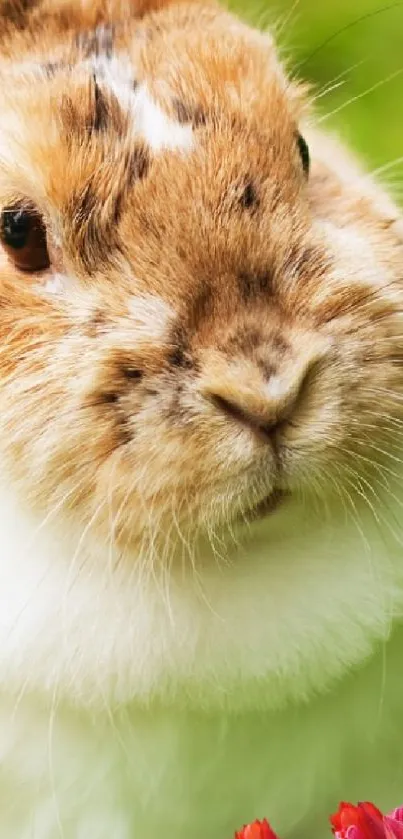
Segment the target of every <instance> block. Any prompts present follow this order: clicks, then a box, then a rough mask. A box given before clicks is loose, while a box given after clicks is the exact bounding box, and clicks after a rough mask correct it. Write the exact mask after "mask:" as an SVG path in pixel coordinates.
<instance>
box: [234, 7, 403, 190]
mask: <svg viewBox="0 0 403 839" xmlns="http://www.w3.org/2000/svg"><path fill="white" fill-rule="evenodd" d="M229 5H230V7H231V8H232V9H234V10H236V11H237V12H239V13H240V14H241V15H242V16H243V17H244V18H246V19H248V20H250V21H251V22H252V23H254V24H257V25H259V26H261V27H262V28H270V27H271V26H273V25H274V27H276V26H277V27H278V29H279V41H280V46H281V48H282V50H283V53H284V55H285V56H286V58H287V61H289V63H290V66H291V68H293V69H295V70H296V71H297V74H298V75H299V76H300V77H304V78H306V79H307V80H309V81H312V82H314V84H315V86H316V89H317V92H318V93H320V92H321V91H323V90H324V89H325V88H327V87H329V86H330V87H331V86H332V83H333V82H334V80H337V79H338V80H339V81H340V82H342V84H340V86H339V87H337V88H336V89H334V90H333V91H331V92H329V93H327V94H326V95H322V96H320V98H319V99H318V100H317V103H316V107H317V108H318V109H319V110H320V111H321V113H322V114H323V115H325V114H328V115H329V116H328V118H327V119H326V120H325V123H324V124H325V125H327V126H329V127H331V128H336V129H337V130H338V131H339V132H341V133H342V135H343V136H344V137H346V138H347V140H348V141H349V142H351V143H352V144H353V145H354V146H355V147H356V148H357V149H358V150H359V151H360V152H361V153H362V154H363V155H364V157H365V159H366V161H367V163H368V166H369V167H372V168H376V167H378V166H382V165H384V164H387V163H389V162H390V161H392V160H394V159H395V158H397V157H399V156H403V2H402V3H394V4H392V3H391V2H389V3H387V1H386V2H385V3H382V0H297V2H294V0H229ZM360 18H361V19H360ZM359 19H360V20H359ZM355 21H357V22H356V23H354V22H355ZM326 42H327V43H326ZM394 74H396V75H394ZM336 83H337V82H336ZM369 88H374V89H373V90H371V91H370V90H369ZM366 91H368V92H366ZM364 94H365V95H364ZM355 97H359V98H358V99H356V101H352V102H350V104H346V103H347V102H348V100H350V99H354V98H355ZM333 111H337V113H334V114H333V115H331V112H333ZM385 180H386V181H387V182H388V183H390V185H391V186H393V188H394V192H395V196H396V197H399V192H400V197H402V198H403V161H402V162H401V163H400V164H399V165H397V166H394V167H391V168H390V169H388V173H387V175H385ZM399 181H400V182H401V188H400V189H399Z"/></svg>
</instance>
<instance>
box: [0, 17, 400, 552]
mask: <svg viewBox="0 0 403 839" xmlns="http://www.w3.org/2000/svg"><path fill="white" fill-rule="evenodd" d="M0 12H1V14H2V15H3V32H4V36H3V59H2V61H1V64H0V72H1V75H2V83H1V93H0V104H1V112H2V120H3V123H4V125H5V126H7V125H9V126H10V129H9V135H8V134H7V128H4V129H3V134H4V135H5V138H6V139H5V140H4V141H2V142H7V143H8V144H9V148H10V152H9V155H10V156H11V157H12V163H10V164H9V165H6V164H5V163H4V162H3V163H2V164H1V166H0V202H1V203H2V205H3V206H8V205H9V204H10V203H12V202H13V201H14V200H17V199H18V200H19V199H23V198H24V199H25V198H28V199H29V200H30V201H32V202H33V203H34V204H35V206H36V207H37V208H38V210H39V211H40V212H41V213H42V214H43V217H44V219H45V221H46V224H47V227H48V231H49V233H48V235H49V240H50V241H51V240H52V236H55V240H59V239H60V241H61V246H60V247H61V265H62V268H63V270H64V271H65V272H66V273H68V274H70V275H71V276H73V277H75V280H74V281H73V282H72V288H71V293H69V294H67V295H66V296H64V297H62V298H58V297H46V296H44V295H42V294H41V292H40V291H38V289H37V287H36V285H37V283H38V278H30V277H28V276H27V275H23V274H21V273H18V272H17V271H15V270H14V268H13V265H12V263H11V262H10V261H9V260H7V259H6V257H5V255H3V258H2V264H1V273H0V283H1V309H0V341H1V351H0V377H1V378H0V418H1V419H0V424H1V436H2V439H3V441H5V443H6V445H4V443H3V446H4V457H5V458H6V461H7V462H8V465H9V469H10V472H11V474H12V475H13V476H14V477H15V479H17V480H18V481H19V482H20V484H21V486H22V487H23V493H24V495H25V496H27V494H28V496H29V497H30V501H31V503H34V504H36V505H39V506H41V507H44V508H45V509H46V508H47V507H48V506H49V505H52V504H54V503H55V502H57V501H58V500H59V499H61V498H62V497H63V496H64V497H65V499H66V500H65V504H64V506H65V507H67V508H71V509H74V510H75V511H76V514H78V515H79V516H80V518H81V519H83V520H84V521H90V520H91V517H92V516H93V515H94V513H95V511H96V510H97V508H98V507H99V505H100V502H102V499H103V498H105V495H106V493H107V492H108V487H109V485H110V481H111V475H112V476H113V486H114V489H113V499H112V500H113V505H114V509H115V514H116V520H117V523H116V533H117V538H118V539H120V540H121V541H122V544H127V543H128V541H129V542H130V541H132V540H135V539H137V538H140V537H142V536H143V534H144V531H145V530H146V529H147V528H149V527H150V524H151V526H152V529H154V530H155V529H157V530H162V525H163V523H164V522H165V521H166V520H168V521H170V518H171V515H172V508H173V507H175V509H176V515H177V517H179V518H180V517H184V518H185V519H186V521H188V520H189V517H190V519H191V520H192V521H193V523H197V522H198V521H199V520H202V519H204V517H205V513H206V509H207V508H208V509H212V507H208V505H212V504H214V500H215V495H216V492H217V493H220V498H221V495H222V488H223V486H224V487H225V488H227V489H228V493H229V497H230V498H231V499H232V500H233V507H234V515H235V513H236V512H237V511H239V509H244V510H246V509H247V508H248V506H249V505H250V503H251V502H250V499H251V498H254V500H255V501H256V493H257V491H258V490H257V486H259V487H260V486H262V485H263V484H264V491H263V490H262V489H259V492H260V493H261V494H264V492H266V494H270V493H271V492H272V491H275V490H276V488H277V487H278V486H284V485H286V486H287V488H289V489H291V490H292V491H295V490H296V488H298V487H299V486H300V484H301V482H302V483H303V481H304V480H305V476H306V475H307V474H308V473H309V474H310V475H312V474H315V475H318V476H320V477H322V478H323V477H324V476H325V475H327V474H328V472H329V470H330V472H331V471H332V470H333V471H334V474H335V475H339V473H340V470H342V469H343V464H344V463H345V461H346V459H347V460H348V458H349V457H350V456H351V453H354V456H355V457H356V458H361V460H359V464H360V469H361V470H362V473H363V474H366V473H367V471H368V468H369V467H367V462H368V463H369V462H372V463H373V464H375V466H376V460H377V458H378V457H381V456H382V455H381V454H379V452H378V453H377V449H378V450H381V449H382V448H383V441H384V439H385V436H387V437H388V439H389V440H390V442H389V446H392V447H393V442H391V441H392V438H393V423H394V422H395V421H396V420H397V419H399V420H400V419H401V415H402V402H401V399H400V398H398V397H397V396H396V394H399V395H401V392H402V387H403V374H402V360H403V346H402V341H401V337H400V336H401V311H402V302H403V279H402V269H401V265H402V256H403V247H402V230H401V222H400V221H399V219H398V213H397V210H396V208H395V207H394V206H393V205H392V203H391V202H389V200H388V199H387V198H385V197H384V195H383V193H382V192H381V191H380V190H378V188H377V187H375V186H374V185H373V184H372V183H371V182H370V181H369V180H368V179H366V178H365V177H364V176H363V175H361V173H360V172H359V170H358V169H357V167H356V164H355V163H352V162H350V160H349V159H348V158H347V157H346V155H345V154H344V152H343V151H342V150H341V149H340V148H339V146H338V144H334V143H333V141H332V140H328V139H327V138H326V137H323V136H322V135H320V134H318V133H317V132H316V131H315V130H314V129H312V128H311V129H309V130H308V128H307V127H306V126H305V131H306V135H307V138H308V140H309V143H310V146H311V156H312V167H311V173H310V176H309V178H308V179H307V178H306V175H305V174H304V171H303V167H302V162H301V158H300V154H299V151H298V144H297V134H298V131H299V130H304V128H303V126H302V127H301V121H303V120H304V119H305V117H304V108H305V105H304V102H303V99H302V98H301V96H300V95H299V93H298V91H297V90H296V89H295V87H294V85H291V84H290V83H289V82H288V81H287V79H286V76H285V74H284V71H283V69H282V67H281V66H280V64H279V62H278V59H277V55H276V52H275V49H274V46H273V43H272V41H271V39H270V38H269V37H268V36H266V35H261V34H259V33H256V32H254V31H253V30H250V29H249V28H247V27H246V26H244V25H243V24H241V23H239V22H237V21H235V19H234V18H232V17H230V16H229V15H228V14H227V13H226V12H224V11H221V10H220V9H219V8H218V7H217V6H216V5H215V3H211V4H208V3H205V2H204V3H193V4H192V3H186V2H182V3H178V2H176V3H174V4H169V3H166V2H163V0H160V2H158V0H156V2H155V3H149V2H141V1H140V0H138V2H134V3H130V4H129V3H127V2H126V0H116V2H113V0H112V2H106V0H105V2H92V0H91V2H89V0H87V2H85V0H81V2H78V0H42V2H39V3H36V4H35V3H30V4H23V3H20V4H17V3H13V4H11V3H10V2H7V3H2V4H1V6H0ZM39 29H40V31H41V38H40V43H39V41H38V35H37V33H38V31H39ZM116 51H124V52H125V54H126V55H127V56H128V57H129V59H130V62H131V64H132V67H133V85H134V86H135V85H137V84H141V83H142V82H143V81H147V83H148V86H149V89H150V91H151V92H152V94H153V96H154V98H155V99H156V101H158V103H159V104H160V106H161V107H162V108H163V109H164V110H165V111H166V113H167V115H169V116H170V117H172V118H173V119H177V120H178V121H179V122H181V123H182V124H186V123H189V124H191V125H193V129H194V139H195V143H194V149H193V151H191V153H189V154H188V155H182V154H180V153H177V152H164V153H163V154H158V155H153V154H151V153H150V151H149V150H148V149H147V147H146V146H144V145H143V144H142V143H139V142H136V143H134V142H133V138H132V136H131V135H130V132H129V131H128V128H127V118H126V115H125V114H124V113H123V112H122V109H121V106H120V104H119V102H118V101H117V100H116V99H115V98H114V96H113V95H112V94H111V93H110V92H109V91H108V90H106V89H103V88H102V86H98V83H97V80H94V79H93V78H92V77H91V76H90V75H89V74H88V73H86V72H85V71H83V72H82V74H80V73H74V74H73V73H72V69H71V68H72V67H75V66H76V65H77V64H78V63H79V62H80V61H81V60H82V59H83V58H86V57H88V56H89V55H91V54H93V53H96V54H98V55H99V54H105V55H106V56H110V55H111V54H112V55H113V54H114V53H115V52H116ZM24 57H25V58H26V59H27V60H28V59H29V61H30V62H32V61H34V62H38V64H40V65H41V68H42V69H41V71H40V73H39V76H38V79H37V82H36V83H35V85H33V82H32V78H31V77H30V76H29V74H28V75H26V76H25V77H23V78H21V79H19V80H18V85H17V83H16V84H15V85H14V86H13V84H12V83H11V82H9V81H7V79H8V76H7V73H8V72H9V68H10V62H21V61H22V60H23V59H24ZM346 232H347V233H351V234H356V235H357V236H361V237H362V244H361V246H357V247H356V248H353V250H354V256H355V258H356V262H355V264H354V265H352V261H351V257H350V255H349V254H348V253H347V252H344V245H343V244H341V245H340V242H342V241H344V240H343V239H342V237H343V235H345V234H346ZM336 234H337V236H336ZM337 237H339V238H337ZM360 247H361V248H362V260H361V263H360ZM357 248H358V249H357ZM368 253H370V254H371V257H370V258H369V257H368ZM59 256H60V255H59ZM374 265H376V266H377V270H376V272H375V276H374V277H371V278H369V277H368V274H369V269H370V267H371V266H374ZM59 270H60V269H59ZM134 295H147V296H151V297H152V298H154V299H155V298H156V297H158V298H162V300H163V301H165V304H166V307H167V310H168V309H170V310H171V312H172V315H171V316H170V318H168V322H167V326H166V330H165V332H164V334H161V336H160V338H159V339H158V340H156V339H154V338H152V337H151V338H147V335H144V334H143V332H142V333H141V339H139V338H138V334H137V332H136V318H135V314H133V310H131V309H130V306H129V302H130V301H131V300H132V298H133V296H134ZM275 376H276V377H280V379H281V381H282V387H283V389H282V392H281V395H280V396H279V395H275V394H274V395H271V396H270V395H268V391H267V385H268V383H270V381H272V380H273V377H275ZM379 399H382V412H381V411H379V410H378V409H377V402H378V400H379ZM359 418H361V419H362V422H359V421H358V419H359ZM231 441H232V443H231ZM242 441H244V450H243V451H241V448H242V446H240V444H241V443H242ZM374 441H375V443H374ZM377 441H378V445H376V443H377ZM268 451H273V452H274V454H273V456H272V457H271V459H270V458H269V456H268ZM370 468H372V467H370ZM262 470H264V480H263V479H262ZM245 475H246V477H245ZM241 476H242V482H241V481H240V477H241ZM237 486H239V487H240V488H239V490H238V489H237ZM234 499H235V500H234ZM231 503H232V502H231ZM220 504H221V502H220ZM220 504H218V505H217V507H216V508H215V509H214V514H213V512H211V517H212V518H214V517H216V518H217V517H218V518H223V516H224V509H223V508H222V507H221V506H220ZM144 506H145V507H146V508H147V509H148V513H147V515H145V514H144V512H142V510H144ZM185 511H186V514H185ZM228 513H229V515H230V516H231V505H229V508H228V509H227V510H226V511H225V515H227V514H228ZM108 515H109V513H108ZM104 516H105V517H106V516H107V514H106V513H105V514H104V512H103V511H101V512H100V513H99V515H98V519H99V521H100V523H101V524H102V521H103V518H104ZM106 525H107V523H106V522H105V526H106Z"/></svg>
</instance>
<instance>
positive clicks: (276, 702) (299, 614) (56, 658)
mask: <svg viewBox="0 0 403 839" xmlns="http://www.w3.org/2000/svg"><path fill="white" fill-rule="evenodd" d="M397 492H398V491H397V489H396V491H393V493H392V492H390V494H389V493H388V494H385V497H382V496H381V495H380V494H379V496H378V497H377V499H376V501H375V500H374V499H368V500H365V499H362V500H361V504H359V503H355V502H354V505H353V506H349V501H348V496H347V494H346V498H345V499H340V500H339V501H336V500H335V499H334V500H333V501H330V502H329V503H328V504H327V506H325V505H323V504H319V503H317V504H316V506H315V505H314V504H313V503H312V500H311V501H310V500H307V502H306V503H305V504H304V503H302V502H301V501H299V500H298V499H297V498H296V497H292V498H287V499H286V500H285V501H284V503H282V504H281V505H280V506H279V507H278V509H277V510H276V511H273V512H272V514H271V515H269V516H268V517H266V518H259V519H257V520H256V521H255V522H253V523H249V524H246V525H245V527H244V528H242V529H241V530H240V531H239V532H238V531H237V532H236V533H234V534H233V536H232V538H231V539H229V540H227V542H226V544H225V545H223V543H222V541H221V540H220V537H219V534H214V533H211V534H210V538H209V540H203V543H200V544H198V545H191V544H183V545H182V550H181V552H180V553H179V557H180V559H181V561H179V562H172V563H171V564H167V563H164V562H161V559H163V557H161V556H159V555H157V552H156V551H154V552H153V550H152V546H148V548H147V551H144V552H143V553H141V552H140V553H139V554H137V555H127V556H122V555H120V556H116V555H114V551H113V547H112V544H111V541H109V544H108V543H105V542H104V543H100V542H97V541H96V540H95V539H93V537H92V535H91V533H90V531H89V530H88V529H86V528H81V529H80V528H77V527H76V526H73V525H71V524H70V525H66V524H64V525H62V524H61V523H60V522H59V523H58V522H57V521H56V522H55V521H54V518H55V517H56V518H57V513H55V512H53V514H52V513H51V512H50V513H49V516H48V518H47V519H46V518H45V519H44V520H43V521H39V520H36V519H34V518H33V517H31V516H30V514H29V513H28V512H23V511H22V508H21V505H20V504H19V503H18V502H17V500H16V498H15V496H14V495H13V493H12V492H11V491H10V488H9V486H7V485H6V483H5V482H4V481H3V484H2V489H1V492H0V509H1V516H2V534H3V536H2V538H3V544H2V550H1V557H0V614H1V621H0V648H1V650H2V656H1V663H0V684H1V685H2V689H3V690H5V691H7V693H9V692H10V691H11V692H15V693H19V691H20V690H21V689H22V687H24V690H27V691H29V690H35V691H42V692H43V691H44V690H45V691H46V692H49V691H54V690H57V692H58V694H59V695H60V696H61V697H63V696H64V698H65V699H68V700H72V701H75V702H79V703H80V704H82V705H88V706H100V707H104V704H105V701H106V700H107V701H108V702H109V703H111V704H112V705H113V704H115V703H122V702H129V701H137V702H141V703H142V702H145V703H148V702H149V701H150V700H152V699H154V698H156V699H158V701H162V702H172V701H175V702H177V703H185V704H186V705H188V706H189V705H194V706H202V707H205V708H218V707H223V706H224V707H232V708H238V709H239V708H243V709H246V708H249V709H250V708H256V707H266V708H277V707H279V706H282V705H283V704H285V703H286V702H288V701H289V700H293V699H296V700H300V699H301V698H304V699H305V698H306V697H308V696H309V695H310V694H311V693H315V692H318V691H323V690H325V689H326V688H327V687H328V686H329V684H331V683H332V681H333V680H335V679H336V678H338V677H340V676H341V675H342V674H343V672H344V671H346V670H347V669H348V668H351V667H352V666H353V665H356V664H357V663H359V662H361V661H363V660H364V659H366V658H367V657H368V656H369V655H370V654H371V652H372V651H373V649H374V647H375V646H376V644H377V643H378V642H380V641H383V640H384V639H385V638H386V637H387V636H388V634H389V632H390V628H391V621H392V619H393V618H395V617H396V619H397V618H399V616H400V615H401V614H402V610H403V568H402V562H401V539H402V536H403V523H402V519H401V502H402V500H403V499H402V497H401V493H400V497H399V495H398V494H397ZM364 534H365V535H364ZM192 559H193V561H192ZM196 560H197V561H196Z"/></svg>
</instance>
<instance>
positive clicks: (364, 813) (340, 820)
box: [330, 801, 403, 839]
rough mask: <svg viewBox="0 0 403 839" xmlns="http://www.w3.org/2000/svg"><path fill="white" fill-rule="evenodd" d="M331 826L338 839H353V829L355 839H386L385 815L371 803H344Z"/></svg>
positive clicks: (332, 818) (333, 818) (331, 819)
mask: <svg viewBox="0 0 403 839" xmlns="http://www.w3.org/2000/svg"><path fill="white" fill-rule="evenodd" d="M330 824H331V825H332V830H333V833H334V834H335V835H336V836H337V837H338V839H352V836H351V833H352V832H353V831H352V830H351V828H353V827H354V828H355V829H354V839H386V837H385V830H384V824H383V815H382V813H381V811H380V810H378V808H377V807H375V805H374V804H372V803H371V802H370V801H364V802H362V803H361V804H357V805H355V804H350V802H348V801H342V803H341V804H340V805H339V809H338V811H337V813H334V815H333V816H331V817H330ZM348 833H349V834H350V835H349V836H348V835H347V834H348ZM398 839H400V837H399V838H398ZM402 839H403V837H402Z"/></svg>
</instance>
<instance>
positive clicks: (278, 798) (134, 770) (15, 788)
mask: <svg viewBox="0 0 403 839" xmlns="http://www.w3.org/2000/svg"><path fill="white" fill-rule="evenodd" d="M401 648H402V637H401V634H400V638H399V637H398V636H397V638H396V639H395V641H394V642H393V643H390V644H389V645H388V648H387V650H386V651H385V652H382V653H380V655H379V657H378V658H377V657H375V658H374V660H373V662H372V664H371V665H370V666H369V667H367V668H366V669H364V670H362V672H361V673H360V674H359V675H358V676H355V677H354V678H349V679H348V680H347V681H346V682H345V683H344V684H341V685H340V686H339V687H338V689H337V691H336V692H334V693H333V694H331V693H330V694H329V695H328V696H326V697H324V698H321V699H318V700H316V701H315V702H313V703H310V704H308V705H306V706H300V707H294V708H290V709H289V710H287V711H283V712H281V713H278V714H275V713H270V714H268V713H257V712H255V713H251V712H249V713H242V714H239V715H227V714H225V713H211V714H204V713H201V712H196V711H186V712H184V711H181V710H180V709H175V708H171V709H161V708H159V709H153V710H152V709H149V710H148V711H144V710H133V709H126V710H125V712H124V713H122V714H120V715H119V716H113V715H112V714H111V715H109V714H108V712H107V709H106V710H105V713H97V714H94V715H90V714H88V713H87V712H86V713H85V714H84V713H78V712H71V711H66V709H64V708H63V707H61V706H60V705H59V704H58V701H57V697H55V701H54V703H53V707H48V708H46V709H45V708H43V707H41V708H39V706H38V705H36V704H35V702H34V701H33V700H31V699H29V700H28V699H22V700H21V701H20V702H17V704H16V705H15V708H14V713H13V714H11V715H10V705H9V703H5V702H4V701H3V705H2V708H3V711H2V714H1V716H2V719H1V725H2V727H1V753H2V762H1V769H0V772H1V783H0V826H1V835H4V836H7V839H55V838H56V837H57V836H58V835H59V834H60V836H63V837H64V839H137V837H138V839H157V837H158V836H160V835H164V836H166V837H167V839H190V837H192V839H206V837H208V839H231V837H232V836H233V834H234V831H235V829H236V828H239V826H241V825H242V824H243V823H245V822H248V821H251V820H254V819H255V818H259V817H260V818H262V817H264V816H267V817H268V818H270V820H271V821H272V823H273V826H274V827H275V828H276V829H277V830H278V832H279V833H280V835H281V836H282V837H284V839H286V837H287V836H293V837H294V836H295V837H298V839H299V837H302V839H304V837H305V836H308V835H312V832H313V833H314V835H318V836H319V835H323V836H326V835H327V830H328V828H327V816H328V814H329V813H330V812H331V811H332V810H333V809H334V808H335V807H336V806H337V804H338V799H339V798H352V799H359V798H366V799H368V798H369V799H371V798H372V799H373V800H375V801H376V803H377V804H378V805H380V806H382V807H385V808H387V807H391V806H392V805H393V804H398V803H399V802H400V800H401V795H402V793H401V790H402V789H403V765H402V763H401V760H400V757H399V755H401V752H402V747H403V733H402V726H401V707H402V701H403V688H402V687H401V685H400V682H401V680H400V679H399V670H398V663H399V659H400V655H399V651H400V650H401ZM10 719H12V723H11V725H10V722H9V721H10Z"/></svg>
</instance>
